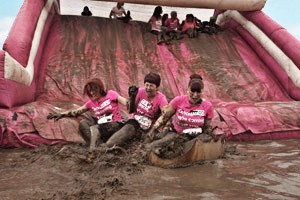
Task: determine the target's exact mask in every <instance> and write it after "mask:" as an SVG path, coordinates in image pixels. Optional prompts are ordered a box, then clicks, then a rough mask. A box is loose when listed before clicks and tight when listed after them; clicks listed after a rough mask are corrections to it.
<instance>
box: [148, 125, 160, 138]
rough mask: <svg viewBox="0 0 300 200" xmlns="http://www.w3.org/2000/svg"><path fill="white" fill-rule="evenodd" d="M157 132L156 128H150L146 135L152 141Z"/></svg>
mask: <svg viewBox="0 0 300 200" xmlns="http://www.w3.org/2000/svg"><path fill="white" fill-rule="evenodd" d="M157 133H158V130H157V129H156V128H153V127H152V128H151V129H150V131H149V132H148V133H147V137H148V138H149V139H150V140H151V141H152V140H153V139H154V137H155V136H156V134H157Z"/></svg>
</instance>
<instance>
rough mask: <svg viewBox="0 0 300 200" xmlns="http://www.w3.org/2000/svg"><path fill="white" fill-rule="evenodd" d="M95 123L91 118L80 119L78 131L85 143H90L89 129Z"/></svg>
mask: <svg viewBox="0 0 300 200" xmlns="http://www.w3.org/2000/svg"><path fill="white" fill-rule="evenodd" d="M95 124H96V122H95V120H94V119H93V118H92V117H89V118H87V119H82V120H81V121H80V122H79V131H80V133H81V134H82V137H83V139H84V140H85V141H86V142H87V143H90V140H91V131H90V127H91V126H93V125H95Z"/></svg>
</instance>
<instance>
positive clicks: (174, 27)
mask: <svg viewBox="0 0 300 200" xmlns="http://www.w3.org/2000/svg"><path fill="white" fill-rule="evenodd" d="M165 26H166V29H167V35H169V36H170V37H171V39H176V40H180V39H183V38H184V36H183V35H182V34H181V32H180V31H179V28H180V22H179V19H178V18H177V12H176V11H172V12H171V18H168V19H167V20H166V21H165Z"/></svg>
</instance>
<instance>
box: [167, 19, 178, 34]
mask: <svg viewBox="0 0 300 200" xmlns="http://www.w3.org/2000/svg"><path fill="white" fill-rule="evenodd" d="M166 27H167V31H172V30H177V29H178V28H179V19H178V18H175V19H172V18H168V19H167V20H166Z"/></svg>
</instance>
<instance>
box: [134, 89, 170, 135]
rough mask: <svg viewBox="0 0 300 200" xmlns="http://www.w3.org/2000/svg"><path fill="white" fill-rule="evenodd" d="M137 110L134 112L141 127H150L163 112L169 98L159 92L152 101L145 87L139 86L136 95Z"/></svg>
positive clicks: (145, 128)
mask: <svg viewBox="0 0 300 200" xmlns="http://www.w3.org/2000/svg"><path fill="white" fill-rule="evenodd" d="M136 102H137V111H136V112H135V113H134V114H133V117H134V119H136V120H137V121H138V122H139V124H140V126H141V128H142V129H144V130H147V129H149V128H150V127H151V126H152V124H153V123H154V122H155V121H156V120H157V118H158V117H159V116H160V114H161V109H162V108H163V107H164V106H166V105H167V104H168V101H167V98H166V96H165V95H164V94H162V93H161V92H157V94H156V96H155V97H154V99H153V100H152V101H149V99H148V97H147V93H146V90H145V88H139V91H138V93H137V95H136Z"/></svg>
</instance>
